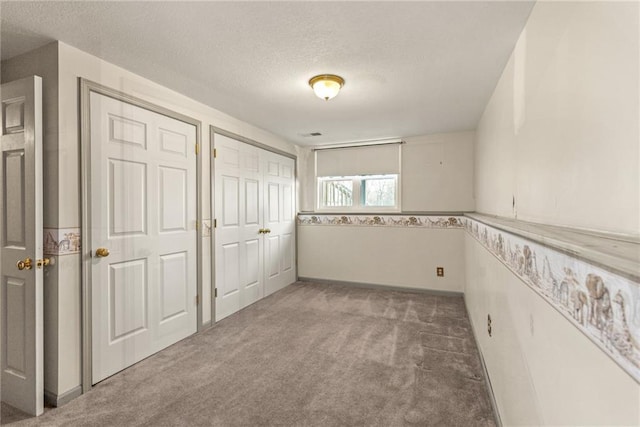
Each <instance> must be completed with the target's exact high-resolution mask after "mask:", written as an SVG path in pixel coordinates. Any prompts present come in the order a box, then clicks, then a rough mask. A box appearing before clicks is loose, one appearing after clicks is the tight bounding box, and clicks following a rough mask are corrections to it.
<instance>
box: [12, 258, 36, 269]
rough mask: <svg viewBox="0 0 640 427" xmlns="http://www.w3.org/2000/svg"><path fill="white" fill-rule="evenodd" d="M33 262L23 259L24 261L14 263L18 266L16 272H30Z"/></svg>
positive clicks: (29, 259)
mask: <svg viewBox="0 0 640 427" xmlns="http://www.w3.org/2000/svg"><path fill="white" fill-rule="evenodd" d="M32 262H33V260H32V259H31V258H25V259H24V260H20V261H18V262H17V263H16V265H17V266H18V270H31V269H32V268H33V265H32Z"/></svg>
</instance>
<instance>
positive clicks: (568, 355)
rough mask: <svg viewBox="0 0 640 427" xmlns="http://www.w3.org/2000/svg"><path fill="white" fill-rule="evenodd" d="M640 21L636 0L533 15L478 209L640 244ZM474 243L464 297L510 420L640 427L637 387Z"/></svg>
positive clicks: (491, 106) (486, 150)
mask: <svg viewBox="0 0 640 427" xmlns="http://www.w3.org/2000/svg"><path fill="white" fill-rule="evenodd" d="M639 18H640V17H639V4H638V3H637V2H627V3H614V2H571V3H568V2H567V3H565V2H538V3H537V4H536V5H535V6H534V9H533V11H532V13H531V16H530V18H529V21H528V23H527V25H526V28H525V31H524V32H523V33H522V36H521V37H520V40H519V41H518V43H517V45H516V48H515V51H514V53H513V55H512V57H511V58H510V60H509V62H508V64H507V66H506V68H505V70H504V73H503V75H502V77H501V79H500V81H499V83H498V85H497V86H496V89H495V92H494V94H493V96H492V98H491V100H490V101H489V103H488V105H487V107H486V110H485V112H484V114H483V116H482V119H481V120H480V123H479V125H478V129H477V136H476V161H475V171H476V172H475V189H476V191H475V192H476V210H477V211H479V212H482V213H487V214H494V215H499V216H505V217H512V218H517V219H521V220H526V221H533V222H540V223H547V224H554V225H565V226H570V227H576V228H586V229H596V230H601V231H609V232H615V233H622V234H626V235H635V236H637V235H638V234H639V231H640V207H639V205H640V175H639V174H640V169H639V163H640V159H639V155H640V147H639V145H640V144H639V141H640V134H639V120H640V115H639V114H640V110H639V99H640V98H639V94H640V92H639V90H640V87H639V76H640V74H639V73H640V68H639V61H640V41H639V40H640V37H639V35H640V34H639V26H640V19H639ZM513 198H515V207H514V206H513ZM465 245H466V251H465V252H466V253H465V257H466V277H467V281H466V285H465V298H466V301H467V306H468V309H469V312H470V317H471V321H472V324H473V326H474V328H475V330H476V332H477V333H478V338H479V343H478V344H479V347H480V349H481V351H482V353H483V355H484V358H485V361H486V363H487V367H488V370H489V375H490V378H491V382H492V384H493V391H494V392H495V396H496V400H497V403H498V408H499V412H500V415H501V417H502V421H503V422H504V424H505V425H638V424H640V387H639V385H638V384H637V383H636V382H635V381H634V380H633V379H631V377H630V376H629V375H627V374H626V373H625V372H624V371H623V370H622V369H621V368H620V367H619V366H618V365H616V364H615V363H614V362H613V361H612V360H611V359H609V358H608V357H607V356H606V355H605V354H604V353H603V352H602V351H601V350H600V349H598V348H597V347H596V346H595V345H594V344H593V343H592V342H591V341H589V340H588V339H587V338H586V337H585V336H584V335H582V334H581V333H580V332H579V331H578V329H577V328H575V327H573V326H572V325H571V324H570V322H569V321H567V320H566V319H565V318H564V317H562V316H561V315H560V314H558V312H557V311H555V310H554V309H552V308H551V306H550V305H549V304H547V303H546V302H545V301H544V300H543V299H542V298H541V297H539V296H538V295H536V294H535V293H534V292H532V291H531V290H530V289H529V288H528V287H527V286H526V285H525V284H524V283H523V282H522V281H520V280H519V279H518V278H516V276H515V275H513V274H512V273H511V272H510V271H509V270H507V269H506V268H505V267H504V266H503V265H502V264H501V263H500V262H498V261H497V259H496V258H495V257H493V256H492V255H491V254H489V253H488V251H487V250H485V249H484V248H483V247H482V246H480V245H479V244H478V243H477V242H476V241H475V240H474V239H473V238H472V237H470V236H468V237H467V239H466V243H465ZM636 298H637V295H636ZM636 305H637V304H636ZM487 314H491V316H492V318H493V325H494V332H495V335H494V337H492V338H489V337H488V336H487V334H486V322H487Z"/></svg>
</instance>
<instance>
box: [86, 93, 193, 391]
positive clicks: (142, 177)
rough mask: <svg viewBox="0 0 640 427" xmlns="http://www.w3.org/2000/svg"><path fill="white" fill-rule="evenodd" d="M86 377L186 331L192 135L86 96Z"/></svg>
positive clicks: (162, 119)
mask: <svg viewBox="0 0 640 427" xmlns="http://www.w3.org/2000/svg"><path fill="white" fill-rule="evenodd" d="M90 109H91V245H92V248H91V254H92V261H91V264H92V265H91V272H92V274H91V289H92V370H93V372H92V379H93V383H96V382H98V381H100V380H102V379H104V378H106V377H107V376H109V375H112V374H114V373H115V372H118V371H120V370H121V369H124V368H126V367H127V366H130V365H131V364H133V363H135V362H137V361H139V360H141V359H143V358H145V357H147V356H149V355H151V354H153V353H155V352H157V351H159V350H161V349H163V348H165V347H167V346H169V345H171V344H173V343H175V342H176V341H178V340H180V339H182V338H184V337H186V336H188V335H190V334H193V333H194V332H195V331H196V329H197V324H196V322H197V321H196V316H197V306H196V293H197V290H196V288H197V283H196V281H197V278H196V265H197V264H196V263H197V260H196V254H197V249H196V224H195V223H196V175H195V171H196V160H195V159H196V154H195V144H196V128H195V126H194V125H192V124H188V123H184V122H182V121H179V120H176V119H173V118H170V117H167V116H164V115H160V114H158V113H155V112H152V111H149V110H146V109H143V108H139V107H137V106H134V105H131V104H128V103H125V102H122V101H118V100H116V99H113V98H109V97H107V96H104V95H100V94H98V93H95V92H92V93H91V98H90Z"/></svg>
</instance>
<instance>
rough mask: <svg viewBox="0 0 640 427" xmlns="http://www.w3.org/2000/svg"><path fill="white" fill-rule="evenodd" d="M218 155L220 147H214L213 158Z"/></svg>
mask: <svg viewBox="0 0 640 427" xmlns="http://www.w3.org/2000/svg"><path fill="white" fill-rule="evenodd" d="M216 157H218V149H217V148H214V149H213V158H214V159H215V158H216Z"/></svg>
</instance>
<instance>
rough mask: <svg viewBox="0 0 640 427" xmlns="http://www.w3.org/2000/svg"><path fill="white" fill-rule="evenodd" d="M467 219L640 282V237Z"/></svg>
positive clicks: (485, 217)
mask: <svg viewBox="0 0 640 427" xmlns="http://www.w3.org/2000/svg"><path fill="white" fill-rule="evenodd" d="M464 216H465V217H467V218H470V219H473V220H475V221H477V222H479V223H484V224H486V225H489V226H490V227H492V228H496V229H499V230H504V231H506V232H509V233H512V234H516V235H519V236H522V237H525V238H527V239H530V240H533V241H535V242H539V243H541V244H543V245H545V246H548V247H550V248H552V249H555V250H557V251H559V252H563V253H565V254H567V255H569V256H572V257H575V258H579V259H582V260H584V261H586V262H588V263H590V264H593V265H596V266H599V267H601V268H603V269H605V270H609V271H611V272H612V273H615V274H617V275H622V276H626V277H628V278H629V279H631V280H632V281H634V282H640V236H636V235H621V234H611V233H603V232H599V231H590V230H582V229H575V228H569V227H561V226H555V225H546V224H537V223H532V222H526V221H521V220H517V219H511V218H503V217H497V216H491V215H484V214H480V213H465V214H464Z"/></svg>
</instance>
